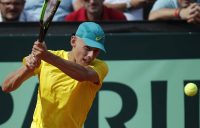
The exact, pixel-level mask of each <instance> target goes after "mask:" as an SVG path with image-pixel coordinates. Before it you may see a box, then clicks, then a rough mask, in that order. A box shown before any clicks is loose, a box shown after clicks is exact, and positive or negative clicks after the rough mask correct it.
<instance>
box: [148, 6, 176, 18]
mask: <svg viewBox="0 0 200 128" xmlns="http://www.w3.org/2000/svg"><path fill="white" fill-rule="evenodd" d="M175 11H176V9H168V8H164V9H159V10H156V11H152V12H150V13H149V20H170V19H176V18H177V17H175V16H174V12H175Z"/></svg>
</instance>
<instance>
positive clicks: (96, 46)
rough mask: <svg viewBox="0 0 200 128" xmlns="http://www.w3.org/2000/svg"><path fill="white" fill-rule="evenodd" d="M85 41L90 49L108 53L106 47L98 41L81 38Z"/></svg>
mask: <svg viewBox="0 0 200 128" xmlns="http://www.w3.org/2000/svg"><path fill="white" fill-rule="evenodd" d="M81 39H83V41H84V43H85V44H86V45H87V46H90V47H93V48H98V49H100V50H102V51H104V52H105V53H106V50H105V48H104V46H103V45H102V44H100V43H98V42H96V41H93V40H91V39H88V38H81Z"/></svg>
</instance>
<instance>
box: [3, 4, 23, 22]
mask: <svg viewBox="0 0 200 128" xmlns="http://www.w3.org/2000/svg"><path fill="white" fill-rule="evenodd" d="M24 3H25V1H24V0H0V22H18V21H20V15H21V14H22V10H23V8H24Z"/></svg>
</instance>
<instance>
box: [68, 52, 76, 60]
mask: <svg viewBox="0 0 200 128" xmlns="http://www.w3.org/2000/svg"><path fill="white" fill-rule="evenodd" d="M68 60H69V61H72V62H76V60H75V58H74V55H73V52H72V51H70V52H68Z"/></svg>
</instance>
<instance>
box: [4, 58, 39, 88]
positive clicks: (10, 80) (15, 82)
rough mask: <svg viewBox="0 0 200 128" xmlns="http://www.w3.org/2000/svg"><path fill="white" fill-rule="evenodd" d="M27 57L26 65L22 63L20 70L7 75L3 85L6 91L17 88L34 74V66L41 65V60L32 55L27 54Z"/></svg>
mask: <svg viewBox="0 0 200 128" xmlns="http://www.w3.org/2000/svg"><path fill="white" fill-rule="evenodd" d="M25 59H26V65H22V66H21V67H20V68H19V69H18V70H16V71H15V72H13V73H11V74H9V75H8V76H7V77H6V79H5V81H4V82H3V85H2V90H3V91H4V92H11V91H14V90H16V89H17V88H18V87H20V85H21V84H22V83H23V82H24V81H25V80H27V79H28V78H30V77H31V76H33V75H34V68H36V67H38V66H39V64H40V61H38V60H37V59H36V58H35V57H34V56H32V55H29V56H27V57H26V58H25Z"/></svg>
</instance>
